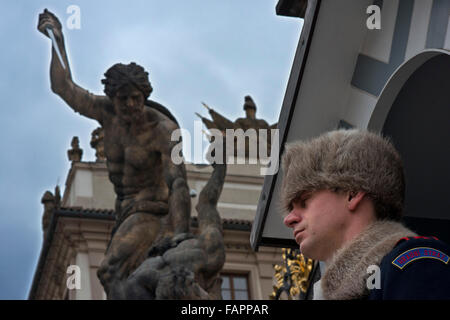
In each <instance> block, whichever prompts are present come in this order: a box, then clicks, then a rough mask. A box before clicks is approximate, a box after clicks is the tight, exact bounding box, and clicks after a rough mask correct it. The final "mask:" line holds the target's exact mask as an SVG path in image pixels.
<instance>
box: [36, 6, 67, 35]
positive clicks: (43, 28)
mask: <svg viewBox="0 0 450 320" xmlns="http://www.w3.org/2000/svg"><path fill="white" fill-rule="evenodd" d="M37 28H38V30H39V31H40V32H42V33H43V34H44V35H46V36H47V37H49V35H48V33H47V29H52V30H53V33H54V35H55V37H57V38H58V37H60V36H61V35H62V32H61V28H62V26H61V22H59V20H58V18H57V17H56V16H55V15H54V14H53V13H51V12H50V11H48V10H47V9H45V10H44V12H42V13H41V14H40V15H39V22H38V27H37Z"/></svg>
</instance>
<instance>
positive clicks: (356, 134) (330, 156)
mask: <svg viewBox="0 0 450 320" xmlns="http://www.w3.org/2000/svg"><path fill="white" fill-rule="evenodd" d="M281 165H282V169H283V184H282V191H281V204H282V206H283V209H284V211H289V208H290V206H291V202H292V201H293V200H294V199H296V198H297V197H299V196H300V195H301V194H302V193H304V192H309V191H317V190H325V189H326V190H340V191H344V192H358V191H364V192H366V193H367V195H368V196H369V197H370V198H371V199H372V201H373V203H374V206H375V211H376V215H377V218H378V219H391V220H400V218H401V216H402V212H403V205H404V194H405V179H404V173H403V165H402V161H401V158H400V155H399V154H398V152H397V151H396V150H395V148H394V146H393V145H392V143H391V142H390V141H389V140H388V139H386V138H383V137H382V136H381V135H379V134H376V133H372V132H368V131H362V130H356V129H354V130H336V131H331V132H327V133H325V134H322V135H321V136H319V137H317V138H314V139H311V140H309V141H297V142H293V143H289V144H287V145H286V147H285V152H284V154H283V157H282V160H281Z"/></svg>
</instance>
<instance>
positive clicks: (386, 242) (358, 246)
mask: <svg viewBox="0 0 450 320" xmlns="http://www.w3.org/2000/svg"><path fill="white" fill-rule="evenodd" d="M415 235H416V234H415V233H414V232H412V231H411V230H409V229H407V228H406V227H404V226H403V225H402V224H400V223H398V222H394V221H387V220H382V221H376V222H374V223H373V224H371V225H370V226H368V227H367V228H366V229H365V230H364V231H363V232H361V233H360V234H359V235H358V236H356V237H355V238H354V239H353V240H352V241H350V242H349V243H347V244H346V245H344V246H343V247H342V248H341V249H339V250H338V251H336V253H335V254H334V255H333V257H332V258H331V259H330V261H329V263H327V268H326V271H325V273H324V275H323V277H322V279H321V287H322V291H323V296H324V298H325V299H337V300H346V299H359V298H363V297H364V296H365V295H367V294H368V293H369V290H368V288H367V285H366V281H367V278H368V277H369V275H370V274H369V273H367V267H368V266H370V265H378V266H379V265H380V263H381V260H382V259H383V257H384V256H385V255H387V254H388V253H389V252H390V251H391V250H392V249H393V248H394V246H395V244H396V243H397V241H398V240H399V239H400V238H402V237H411V236H415Z"/></svg>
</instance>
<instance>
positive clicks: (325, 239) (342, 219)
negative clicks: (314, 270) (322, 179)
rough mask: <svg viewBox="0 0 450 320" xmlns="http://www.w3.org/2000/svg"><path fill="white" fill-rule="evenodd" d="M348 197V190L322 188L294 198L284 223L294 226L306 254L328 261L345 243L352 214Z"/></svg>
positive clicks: (290, 226) (301, 247)
mask: <svg viewBox="0 0 450 320" xmlns="http://www.w3.org/2000/svg"><path fill="white" fill-rule="evenodd" d="M347 199H348V198H347V196H346V194H344V193H336V192H332V191H329V190H321V191H315V192H308V193H305V194H303V195H302V196H301V197H300V198H298V199H295V200H294V201H293V202H292V204H291V211H290V212H289V214H288V215H287V216H286V217H285V219H284V224H285V225H286V226H287V227H289V228H292V229H293V232H294V237H295V241H296V242H297V243H298V244H299V246H300V251H301V252H302V253H303V254H304V255H305V256H306V257H308V258H311V259H315V260H320V261H326V260H328V259H329V258H331V256H332V255H333V253H334V252H335V251H336V250H337V249H339V248H340V247H341V246H342V245H343V243H344V230H345V228H346V227H347V225H348V221H349V218H350V215H349V212H348V210H347Z"/></svg>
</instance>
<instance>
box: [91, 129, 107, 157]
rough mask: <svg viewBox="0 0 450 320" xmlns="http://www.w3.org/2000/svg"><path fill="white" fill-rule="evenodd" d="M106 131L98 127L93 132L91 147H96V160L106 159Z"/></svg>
mask: <svg viewBox="0 0 450 320" xmlns="http://www.w3.org/2000/svg"><path fill="white" fill-rule="evenodd" d="M104 136H105V135H104V132H103V128H102V127H98V128H97V129H95V130H94V131H92V133H91V147H92V148H94V149H95V158H96V161H97V162H99V161H105V160H106V157H105V144H104V143H103V138H104Z"/></svg>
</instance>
